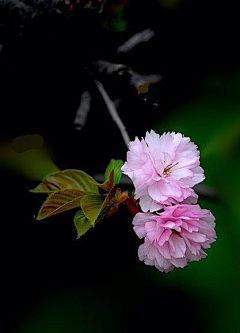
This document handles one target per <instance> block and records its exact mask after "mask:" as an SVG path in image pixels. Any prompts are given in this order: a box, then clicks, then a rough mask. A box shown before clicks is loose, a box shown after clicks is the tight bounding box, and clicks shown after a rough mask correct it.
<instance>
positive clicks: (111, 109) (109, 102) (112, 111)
mask: <svg viewBox="0 0 240 333" xmlns="http://www.w3.org/2000/svg"><path fill="white" fill-rule="evenodd" d="M94 82H95V84H96V86H97V88H98V90H99V92H100V94H101V95H102V98H103V100H104V102H105V104H106V106H107V109H108V112H109V113H110V115H111V117H112V119H113V121H114V122H115V123H116V125H117V127H118V128H119V130H120V132H121V134H122V137H123V140H124V142H125V144H126V146H127V147H128V144H129V142H130V138H129V136H128V133H127V130H126V128H125V126H124V124H123V122H122V120H121V119H120V117H119V115H118V113H117V110H116V108H115V105H114V102H113V101H112V100H111V99H110V97H109V96H108V94H107V92H106V90H105V89H104V87H103V85H102V83H101V82H100V81H97V80H94Z"/></svg>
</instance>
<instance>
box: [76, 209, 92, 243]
mask: <svg viewBox="0 0 240 333" xmlns="http://www.w3.org/2000/svg"><path fill="white" fill-rule="evenodd" d="M73 222H74V225H75V227H76V229H77V238H80V237H81V236H82V235H84V234H85V233H86V232H87V231H88V230H89V229H90V228H92V225H91V223H90V221H89V219H88V218H87V217H86V216H85V215H84V213H83V211H82V209H79V210H78V211H77V212H76V214H75V216H74V220H73Z"/></svg>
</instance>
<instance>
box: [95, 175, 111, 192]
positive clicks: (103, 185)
mask: <svg viewBox="0 0 240 333" xmlns="http://www.w3.org/2000/svg"><path fill="white" fill-rule="evenodd" d="M113 177H114V170H111V172H110V174H109V177H108V179H107V180H106V181H105V182H104V183H98V182H97V181H95V180H94V184H95V185H96V186H98V187H100V188H102V189H103V190H106V191H110V190H111V188H112V187H113Z"/></svg>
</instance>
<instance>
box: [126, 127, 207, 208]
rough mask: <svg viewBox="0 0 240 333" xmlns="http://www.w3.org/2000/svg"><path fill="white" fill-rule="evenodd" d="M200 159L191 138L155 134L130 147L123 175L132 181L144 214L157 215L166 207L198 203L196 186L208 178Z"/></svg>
mask: <svg viewBox="0 0 240 333" xmlns="http://www.w3.org/2000/svg"><path fill="white" fill-rule="evenodd" d="M199 159H200V157H199V150H198V149H197V146H196V145H195V144H194V143H193V142H191V141H190V138H189V137H184V136H183V135H182V134H181V133H175V132H171V133H170V132H167V133H163V134H162V135H161V136H160V135H159V134H157V133H155V132H154V131H153V130H151V131H150V133H149V132H147V133H146V137H145V139H142V140H141V141H140V140H139V139H138V138H137V137H136V138H135V140H134V141H131V142H130V143H129V151H128V152H127V161H126V162H125V163H124V165H123V166H122V172H123V173H124V174H126V175H127V176H128V177H129V178H130V179H131V180H132V182H133V185H134V188H135V199H140V206H141V209H142V211H143V212H148V211H150V212H154V211H157V210H159V209H161V208H163V207H164V206H165V205H171V204H176V203H179V202H184V203H193V204H195V203H196V202H197V194H196V193H195V192H194V190H193V186H194V185H196V184H198V183H200V182H201V181H203V180H204V178H205V177H204V172H203V169H202V168H201V167H200V162H199Z"/></svg>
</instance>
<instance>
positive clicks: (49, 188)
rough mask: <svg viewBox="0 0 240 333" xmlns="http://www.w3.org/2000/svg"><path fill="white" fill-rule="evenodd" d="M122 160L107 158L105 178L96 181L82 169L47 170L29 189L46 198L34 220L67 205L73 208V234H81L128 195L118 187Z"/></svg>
mask: <svg viewBox="0 0 240 333" xmlns="http://www.w3.org/2000/svg"><path fill="white" fill-rule="evenodd" d="M122 164H123V162H122V161H121V160H114V159H111V161H110V163H109V165H108V166H107V168H106V171H105V174H104V176H105V181H104V182H103V183H99V182H97V181H96V180H95V179H94V178H93V177H91V176H90V175H88V174H87V173H86V172H84V171H82V170H77V169H66V170H62V171H58V172H54V173H51V174H49V175H48V176H47V177H46V178H44V179H43V180H42V182H41V183H40V184H39V185H37V186H36V187H35V188H34V189H32V190H30V192H33V193H45V194H47V198H46V200H45V202H44V203H43V204H42V206H41V207H40V209H39V212H38V215H37V218H36V219H37V220H43V219H45V218H47V217H51V216H53V215H56V214H60V213H63V212H65V211H68V210H70V209H77V212H76V213H75V216H74V219H73V222H74V225H75V227H76V231H77V238H79V237H81V236H82V235H84V234H85V233H86V232H87V231H88V230H89V229H90V228H91V227H93V226H95V224H96V223H97V222H99V221H100V220H101V219H103V218H105V217H107V216H109V215H110V214H112V213H114V212H116V211H117V210H118V206H119V204H121V203H123V202H124V201H125V200H126V199H128V198H129V193H128V191H124V192H122V191H121V189H120V188H119V187H118V184H119V182H120V179H121V176H122V172H121V167H122Z"/></svg>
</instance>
